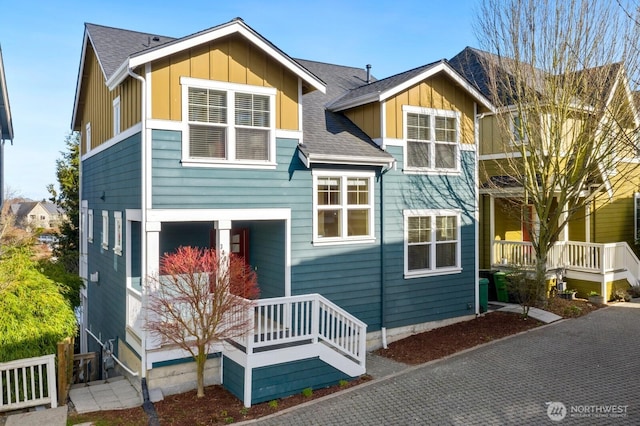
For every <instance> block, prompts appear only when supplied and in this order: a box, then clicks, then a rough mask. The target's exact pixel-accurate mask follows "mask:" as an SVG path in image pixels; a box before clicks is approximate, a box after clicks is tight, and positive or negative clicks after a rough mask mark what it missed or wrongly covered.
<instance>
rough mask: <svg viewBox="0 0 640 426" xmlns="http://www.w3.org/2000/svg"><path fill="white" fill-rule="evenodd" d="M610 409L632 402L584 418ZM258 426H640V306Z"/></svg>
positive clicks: (545, 331)
mask: <svg viewBox="0 0 640 426" xmlns="http://www.w3.org/2000/svg"><path fill="white" fill-rule="evenodd" d="M547 402H562V403H563V404H564V406H565V407H566V409H567V414H566V417H565V418H564V419H563V420H561V421H558V422H555V421H551V419H550V418H549V416H548V415H547V405H546V404H545V403H547ZM611 405H615V406H626V408H625V413H624V414H625V417H611V416H609V417H602V416H600V417H595V415H591V417H586V416H583V417H578V415H580V414H582V415H584V414H585V410H593V409H594V408H593V407H588V406H596V407H603V406H611ZM598 409H606V407H604V408H598ZM618 409H619V410H621V408H618ZM572 410H573V412H572ZM576 410H579V411H580V413H576ZM258 423H259V424H261V425H283V426H286V425H292V426H293V425H295V426H299V425H336V426H337V425H340V426H342V425H446V424H451V425H503V424H514V425H516V424H517V425H550V424H559V425H563V424H598V425H600V424H611V425H627V424H634V425H638V424H640V304H635V303H626V304H620V305H615V306H612V307H609V308H606V309H600V310H598V311H595V312H593V313H591V314H589V315H586V316H584V317H581V318H577V319H570V320H565V321H561V322H559V323H555V324H551V325H549V326H546V327H542V328H538V329H535V330H533V331H530V332H528V333H524V334H521V335H518V336H514V337H511V338H508V339H505V340H501V341H498V342H495V343H493V344H488V345H485V346H483V347H480V348H478V349H475V350H472V351H468V352H465V353H462V354H459V355H456V356H453V357H450V358H447V359H444V360H440V361H436V362H432V363H428V364H425V365H424V366H421V367H419V368H413V369H409V370H407V371H405V372H402V373H400V374H396V375H394V376H391V377H390V378H387V379H383V380H379V381H376V382H374V383H370V384H368V385H365V386H363V387H360V388H354V389H352V390H349V391H346V392H344V393H341V394H339V395H338V396H336V397H333V398H329V399H325V400H320V401H319V402H317V403H312V404H309V405H306V406H304V407H301V408H298V409H295V410H292V411H290V412H287V413H285V414H283V415H278V416H275V417H271V418H267V419H263V420H261V421H258Z"/></svg>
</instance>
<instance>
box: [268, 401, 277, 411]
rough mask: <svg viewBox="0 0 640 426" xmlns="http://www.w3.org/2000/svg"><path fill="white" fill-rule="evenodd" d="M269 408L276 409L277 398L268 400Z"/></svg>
mask: <svg viewBox="0 0 640 426" xmlns="http://www.w3.org/2000/svg"><path fill="white" fill-rule="evenodd" d="M269 408H271V409H273V410H277V409H278V400H277V399H272V400H271V401H269Z"/></svg>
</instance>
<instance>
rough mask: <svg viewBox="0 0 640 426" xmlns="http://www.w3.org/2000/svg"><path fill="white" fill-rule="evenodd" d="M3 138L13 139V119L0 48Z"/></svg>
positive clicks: (0, 128)
mask: <svg viewBox="0 0 640 426" xmlns="http://www.w3.org/2000/svg"><path fill="white" fill-rule="evenodd" d="M3 140H10V141H13V121H12V120H11V108H10V107H9V93H8V91H7V80H6V78H5V75H4V63H3V62H2V48H0V141H3Z"/></svg>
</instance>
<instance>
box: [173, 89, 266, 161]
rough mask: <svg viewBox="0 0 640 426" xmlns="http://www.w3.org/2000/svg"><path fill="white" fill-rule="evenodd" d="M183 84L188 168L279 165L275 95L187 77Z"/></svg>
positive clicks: (262, 90)
mask: <svg viewBox="0 0 640 426" xmlns="http://www.w3.org/2000/svg"><path fill="white" fill-rule="evenodd" d="M180 81H181V84H182V85H183V105H184V106H183V117H185V127H184V131H183V140H184V142H183V164H189V165H207V164H213V165H218V166H225V165H226V166H234V165H236V166H238V165H247V166H252V167H263V166H274V165H275V95H276V89H274V88H270V87H261V86H249V85H240V84H234V83H223V82H213V81H208V80H198V79H193V78H188V77H183V78H182V79H181V80H180ZM184 135H186V136H184Z"/></svg>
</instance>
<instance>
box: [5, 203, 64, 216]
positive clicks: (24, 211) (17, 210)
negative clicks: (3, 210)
mask: <svg viewBox="0 0 640 426" xmlns="http://www.w3.org/2000/svg"><path fill="white" fill-rule="evenodd" d="M38 205H40V206H42V208H43V209H44V210H45V211H46V212H47V213H48V214H50V215H56V214H60V215H61V214H63V213H64V211H63V210H62V208H60V207H59V206H57V205H56V204H53V203H51V202H49V201H25V202H22V203H15V204H11V206H10V209H11V213H12V214H14V215H15V216H16V218H17V219H20V218H24V217H27V215H29V213H31V212H32V211H33V209H35V208H36V207H37V206H38Z"/></svg>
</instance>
